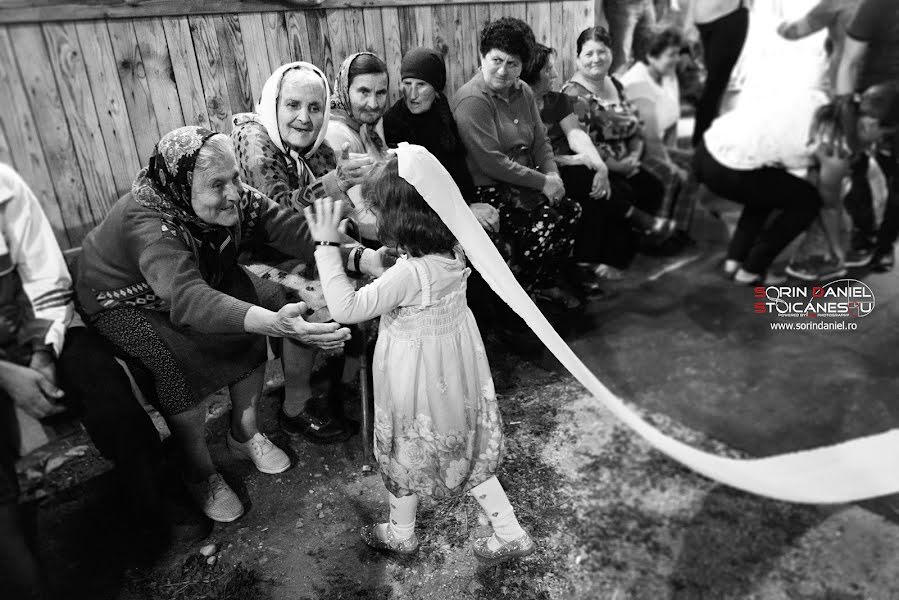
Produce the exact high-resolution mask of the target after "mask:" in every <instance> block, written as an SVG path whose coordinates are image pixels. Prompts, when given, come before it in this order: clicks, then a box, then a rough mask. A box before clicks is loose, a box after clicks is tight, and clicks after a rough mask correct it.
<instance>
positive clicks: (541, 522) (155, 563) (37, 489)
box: [23, 340, 899, 600]
mask: <svg viewBox="0 0 899 600" xmlns="http://www.w3.org/2000/svg"><path fill="white" fill-rule="evenodd" d="M488 348H489V350H490V359H491V364H492V366H493V369H494V373H495V378H496V385H497V391H498V393H500V394H501V395H502V397H501V400H500V405H501V409H502V412H503V417H504V422H505V432H506V436H507V438H506V441H507V453H506V456H505V460H504V462H503V465H502V469H501V472H500V474H499V477H500V480H501V481H502V483H503V485H504V486H505V487H506V489H507V490H508V492H509V496H510V499H511V501H512V503H513V505H514V507H515V509H516V511H517V514H518V516H519V519H520V520H521V522H522V524H523V526H524V527H525V528H526V529H528V530H529V531H530V533H531V535H532V536H533V537H534V538H535V539H536V540H537V542H538V544H539V551H538V552H537V553H536V554H535V555H533V556H531V557H528V558H527V559H524V560H522V561H521V562H519V563H517V564H511V565H505V566H499V567H493V568H482V567H479V566H478V563H477V561H476V560H475V558H474V556H473V555H472V552H471V542H472V541H473V540H474V539H475V538H476V537H479V536H483V535H488V534H489V532H490V529H489V525H487V521H486V519H485V518H484V517H482V516H481V515H479V512H480V511H479V508H478V506H477V504H476V503H475V502H474V501H473V500H472V499H470V498H462V499H455V500H450V501H441V502H433V501H427V500H424V501H423V502H422V504H421V506H420V510H419V514H418V524H417V528H418V529H417V531H418V534H419V537H420V538H421V540H422V546H421V549H420V551H419V553H418V555H417V557H415V558H411V559H396V558H391V557H387V556H383V555H380V554H377V553H375V552H372V551H370V550H369V549H368V548H367V547H365V545H364V544H363V543H362V542H361V540H360V539H359V535H358V530H359V527H360V526H362V525H364V524H366V523H370V522H374V521H377V520H382V519H383V518H384V517H385V502H384V497H383V496H384V488H383V485H382V484H381V481H380V477H379V476H378V475H377V474H373V473H363V472H362V471H361V466H362V462H361V444H360V440H359V438H358V437H356V438H354V439H352V440H351V441H349V442H347V443H346V444H343V445H338V446H315V445H311V444H308V443H306V442H304V441H299V440H297V441H289V440H288V439H287V438H286V437H283V436H280V435H279V434H274V435H273V437H274V439H275V440H276V441H277V442H278V443H280V444H281V445H282V447H285V446H286V447H288V448H289V451H290V452H291V454H292V455H293V459H294V464H295V466H294V467H292V468H291V469H290V470H289V471H287V472H285V473H283V474H281V475H276V476H268V475H263V474H260V473H257V472H255V471H253V470H252V469H251V467H250V466H249V465H248V464H246V463H237V462H234V461H232V460H231V459H230V458H229V457H228V456H227V453H226V452H225V448H224V427H225V419H224V418H222V416H221V414H222V412H223V410H225V409H226V408H227V399H226V398H224V397H221V396H220V397H218V399H217V400H216V401H214V402H213V403H212V405H211V407H210V410H211V414H210V420H209V421H208V429H209V440H210V445H211V447H212V450H213V454H214V456H215V458H216V460H217V462H218V463H219V465H220V467H221V470H222V472H223V473H224V475H225V477H226V479H227V480H228V481H229V482H230V483H231V485H232V486H233V487H234V488H235V490H236V491H237V492H238V494H239V495H240V496H241V498H242V499H243V500H244V502H245V503H246V504H247V514H246V515H245V516H244V517H243V518H241V519H239V520H238V521H236V522H234V523H231V524H216V526H215V529H214V531H213V532H212V534H211V535H210V536H209V537H208V538H207V539H206V540H203V541H202V542H198V543H196V544H191V545H182V546H178V547H175V548H171V549H169V550H168V551H167V552H165V553H163V554H162V555H152V553H148V551H147V548H145V547H144V545H143V540H142V539H140V537H139V536H138V535H137V534H135V533H134V531H133V529H130V528H129V527H128V526H126V525H125V523H126V521H124V520H123V519H122V518H121V517H119V516H117V515H118V514H119V513H120V512H121V511H119V510H118V508H119V507H117V506H116V503H115V498H116V496H115V493H114V492H115V490H113V489H111V488H112V480H111V477H110V476H109V473H108V468H109V465H108V464H107V463H106V462H105V461H103V459H102V458H100V457H98V456H97V454H96V451H95V450H94V448H93V446H91V445H90V443H89V440H87V438H86V437H84V436H83V435H81V436H75V437H72V438H68V439H66V440H63V441H60V442H57V443H55V444H54V445H52V446H51V447H48V448H45V449H43V451H42V452H40V453H38V454H36V455H33V456H31V457H29V462H28V463H27V465H26V466H27V469H26V470H25V472H24V473H23V485H24V486H25V487H26V488H27V490H26V498H27V499H28V503H29V505H30V506H33V507H35V508H36V509H37V511H38V516H39V533H40V539H41V549H42V556H43V558H44V559H45V561H46V563H47V569H48V572H49V573H50V574H51V580H52V582H53V587H54V588H55V590H56V591H57V592H59V594H60V597H65V598H90V599H92V600H95V599H101V598H115V599H121V600H138V599H140V600H142V599H150V598H152V599H154V600H157V599H166V600H169V599H185V600H186V599H188V598H204V599H206V598H208V599H212V598H221V599H224V598H229V599H230V598H233V599H251V598H252V599H253V600H264V599H267V598H272V599H282V598H283V599H291V600H306V599H308V600H313V599H314V600H335V599H340V598H347V599H349V598H363V599H366V598H369V599H382V598H383V599H388V598H397V599H399V598H404V599H405V598H428V599H437V600H451V599H459V598H471V599H483V600H486V599H494V598H514V599H516V600H530V599H535V600H536V599H539V600H544V599H546V600H548V599H581V598H582V599H611V600H625V599H634V600H637V599H646V600H661V599H705V598H708V599H716V600H717V599H730V598H734V599H736V598H740V599H751V598H759V599H772V600H779V599H784V600H786V599H789V600H805V599H807V600H813V599H814V600H824V599H827V600H849V599H858V600H862V599H865V600H868V599H871V600H880V599H883V600H888V599H895V598H899V561H897V560H896V559H897V557H899V518H897V519H894V520H892V521H891V520H889V519H887V518H884V517H881V516H878V515H876V514H874V513H872V512H868V511H866V510H864V509H862V508H859V507H857V506H836V507H809V506H800V505H793V504H785V503H780V502H774V501H769V500H765V499H762V498H758V497H755V496H750V495H747V494H744V493H741V492H738V491H735V490H732V489H730V488H726V487H723V486H718V485H716V484H714V483H713V482H710V481H709V480H706V479H704V478H702V477H700V476H698V475H694V474H693V473H692V472H689V471H687V470H685V469H683V468H681V467H679V466H678V465H677V464H676V463H674V462H672V461H670V460H668V459H667V458H665V457H663V456H662V455H660V454H659V453H657V452H655V451H654V450H652V449H651V448H649V447H648V446H647V445H646V444H644V443H643V442H642V441H641V440H640V439H638V438H636V437H635V436H634V435H632V434H631V433H630V432H629V431H628V430H627V429H625V428H624V427H623V426H622V425H620V424H619V423H618V422H617V421H616V420H614V418H612V417H611V416H610V415H609V414H608V413H607V412H606V411H605V409H603V408H602V407H600V406H599V405H598V403H597V402H596V401H595V400H593V399H592V398H590V397H587V396H585V394H584V391H583V388H581V387H580V385H579V384H577V383H576V382H575V381H574V380H573V379H572V378H571V377H570V376H568V375H567V373H560V372H554V371H553V370H547V369H546V368H544V367H543V366H541V365H543V364H544V363H545V362H547V361H539V360H523V359H522V358H520V357H518V356H515V355H510V354H508V353H507V352H505V351H504V350H503V349H502V347H501V346H500V345H499V344H497V343H495V341H494V342H492V343H491V341H490V340H488ZM270 379H271V381H270V384H271V386H272V390H273V391H274V390H277V387H278V384H279V374H278V372H277V369H276V368H275V369H273V371H272V373H271V377H270ZM347 392H348V394H349V395H350V396H352V395H353V394H354V393H355V388H354V387H353V386H348V387H347ZM276 402H277V401H276V399H275V394H273V393H270V394H268V395H267V396H266V399H265V402H264V406H263V410H262V413H263V415H267V416H268V420H267V421H266V422H265V423H264V427H263V428H264V429H265V430H268V431H276V430H277V427H276V425H275V423H274V422H273V419H272V418H271V415H273V414H274V407H275V403H276ZM348 402H349V403H351V404H352V405H353V406H355V404H356V402H357V401H356V402H354V400H353V398H352V397H351V398H348ZM647 416H648V418H650V419H651V420H652V422H653V423H654V424H656V425H657V426H659V427H661V428H663V429H665V430H666V431H668V432H670V433H672V434H674V435H676V436H677V437H679V438H680V439H683V440H685V441H688V442H689V443H691V444H694V445H698V446H701V447H705V448H710V449H713V450H714V451H715V452H718V453H721V454H730V455H735V453H734V452H733V451H732V450H729V449H728V448H726V447H724V446H722V445H720V444H716V443H715V442H713V441H711V440H708V439H706V438H704V437H703V436H701V435H699V434H697V433H695V432H692V431H689V430H687V429H685V428H683V427H681V426H679V425H677V424H675V423H673V422H671V421H670V420H668V419H666V418H664V417H660V416H658V415H647ZM48 468H49V470H50V471H51V472H50V473H49V474H46V473H44V472H42V471H46V470H48ZM207 544H214V545H215V552H214V554H213V556H215V559H214V560H215V564H213V565H208V564H207V563H206V561H207V559H206V557H203V556H201V555H200V554H199V551H200V549H201V547H203V546H205V545H207Z"/></svg>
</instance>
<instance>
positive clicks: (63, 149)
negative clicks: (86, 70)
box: [9, 25, 92, 240]
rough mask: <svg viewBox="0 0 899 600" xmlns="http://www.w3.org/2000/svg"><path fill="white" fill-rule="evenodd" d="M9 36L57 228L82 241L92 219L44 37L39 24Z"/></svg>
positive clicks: (14, 30) (13, 30)
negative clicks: (44, 163) (49, 187)
mask: <svg viewBox="0 0 899 600" xmlns="http://www.w3.org/2000/svg"><path fill="white" fill-rule="evenodd" d="M9 33H10V42H11V45H12V48H13V51H14V53H15V57H16V63H17V64H18V71H19V74H20V76H21V79H22V84H23V85H24V87H25V91H26V94H27V96H28V104H29V105H30V107H31V111H32V113H33V114H34V116H35V124H36V126H37V131H38V135H39V139H40V145H41V147H43V149H44V157H45V158H46V161H47V166H48V170H50V171H51V176H50V179H51V182H52V184H53V189H54V190H55V191H56V198H57V199H58V208H59V212H58V213H57V215H56V218H57V223H56V224H57V227H60V226H61V227H64V228H65V231H66V234H67V236H68V238H69V239H70V240H75V239H79V238H78V236H79V235H83V232H84V231H85V230H86V229H87V227H89V224H90V223H91V222H92V219H91V214H90V209H89V207H88V206H89V205H88V202H87V191H86V190H85V187H84V180H83V178H82V176H81V169H80V167H79V165H78V158H77V156H76V154H75V147H74V144H73V143H72V134H71V132H70V131H69V125H68V122H67V121H66V115H65V113H64V112H63V110H62V100H61V98H60V96H59V90H58V89H57V87H56V78H55V76H54V74H53V67H52V66H51V64H50V56H49V55H48V53H47V45H46V42H45V40H44V36H43V34H42V32H41V28H40V26H38V25H18V26H15V27H11V28H10V31H9Z"/></svg>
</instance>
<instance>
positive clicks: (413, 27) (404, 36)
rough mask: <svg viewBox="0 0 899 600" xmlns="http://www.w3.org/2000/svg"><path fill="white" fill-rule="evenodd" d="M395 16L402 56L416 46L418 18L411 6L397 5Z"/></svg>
mask: <svg viewBox="0 0 899 600" xmlns="http://www.w3.org/2000/svg"><path fill="white" fill-rule="evenodd" d="M397 18H398V19H399V25H400V50H401V51H402V52H401V56H402V55H404V54H406V52H408V51H409V50H411V49H412V48H416V47H417V46H418V19H417V16H416V14H415V9H414V8H413V7H411V6H401V7H399V8H398V9H397ZM385 27H386V24H385Z"/></svg>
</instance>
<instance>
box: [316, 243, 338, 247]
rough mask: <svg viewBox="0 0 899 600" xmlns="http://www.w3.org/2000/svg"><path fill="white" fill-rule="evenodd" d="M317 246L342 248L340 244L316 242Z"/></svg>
mask: <svg viewBox="0 0 899 600" xmlns="http://www.w3.org/2000/svg"><path fill="white" fill-rule="evenodd" d="M315 245H316V246H338V247H339V246H341V243H340V242H315Z"/></svg>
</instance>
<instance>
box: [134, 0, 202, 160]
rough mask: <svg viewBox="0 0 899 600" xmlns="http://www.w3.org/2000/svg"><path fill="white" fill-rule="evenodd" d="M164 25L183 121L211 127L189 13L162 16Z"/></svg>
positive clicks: (187, 123) (147, 158) (142, 156)
mask: <svg viewBox="0 0 899 600" xmlns="http://www.w3.org/2000/svg"><path fill="white" fill-rule="evenodd" d="M162 27H163V29H164V30H165V39H166V43H167V44H168V48H169V56H170V58H171V62H172V73H173V75H174V77H175V86H176V87H177V88H178V100H179V102H180V103H181V115H182V116H183V118H184V124H185V125H199V126H200V127H209V114H208V113H207V111H206V100H205V98H204V97H203V82H202V81H201V79H200V68H199V66H198V65H197V57H196V54H195V53H194V42H193V40H192V39H191V37H190V25H189V24H188V22H187V17H169V18H165V19H163V20H162ZM149 158H150V157H149V155H147V156H144V155H141V159H142V161H141V162H142V163H143V162H145V161H147V160H149Z"/></svg>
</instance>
